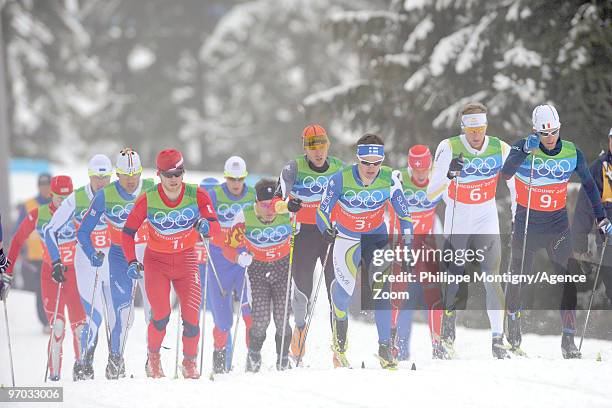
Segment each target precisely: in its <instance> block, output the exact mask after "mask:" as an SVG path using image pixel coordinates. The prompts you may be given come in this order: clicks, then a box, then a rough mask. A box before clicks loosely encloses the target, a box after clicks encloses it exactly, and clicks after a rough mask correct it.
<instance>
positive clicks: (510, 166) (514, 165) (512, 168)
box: [501, 139, 527, 180]
mask: <svg viewBox="0 0 612 408" xmlns="http://www.w3.org/2000/svg"><path fill="white" fill-rule="evenodd" d="M524 145H525V139H520V140H519V141H517V142H516V143H514V144H513V145H512V147H511V148H510V153H509V154H508V157H506V160H505V161H504V167H502V170H501V174H502V177H503V178H504V180H510V179H511V178H512V177H514V174H516V172H517V171H518V169H519V167H521V164H522V163H523V161H525V157H527V153H525V152H524V151H523V146H524Z"/></svg>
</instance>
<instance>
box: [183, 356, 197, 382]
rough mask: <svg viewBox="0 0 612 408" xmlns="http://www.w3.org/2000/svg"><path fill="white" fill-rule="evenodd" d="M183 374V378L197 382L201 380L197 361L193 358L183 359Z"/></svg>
mask: <svg viewBox="0 0 612 408" xmlns="http://www.w3.org/2000/svg"><path fill="white" fill-rule="evenodd" d="M181 373H182V374H183V378H189V379H192V380H197V379H198V378H200V373H199V372H198V367H197V366H196V359H195V357H193V358H187V357H184V358H183V365H182V366H181Z"/></svg>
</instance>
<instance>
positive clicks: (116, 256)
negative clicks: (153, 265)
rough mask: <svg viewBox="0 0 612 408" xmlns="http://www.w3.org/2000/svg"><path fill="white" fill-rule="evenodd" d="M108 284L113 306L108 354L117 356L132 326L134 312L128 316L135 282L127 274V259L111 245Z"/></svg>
mask: <svg viewBox="0 0 612 408" xmlns="http://www.w3.org/2000/svg"><path fill="white" fill-rule="evenodd" d="M109 266H110V269H109V281H110V282H109V286H110V294H111V297H110V302H111V303H112V308H113V313H112V314H113V318H111V317H109V319H110V320H111V323H113V324H111V350H110V354H112V355H116V356H119V355H121V354H122V351H123V350H121V348H122V346H123V344H124V343H125V342H124V337H125V336H127V332H128V330H129V328H130V327H131V326H132V321H133V320H134V314H133V313H132V314H131V316H130V308H131V307H132V303H131V302H132V289H133V286H134V285H135V284H136V283H135V282H134V280H132V279H131V278H130V277H129V276H128V275H127V267H128V265H127V261H126V260H125V257H124V255H123V251H122V250H121V248H120V247H118V246H116V245H112V246H111V249H110V252H109Z"/></svg>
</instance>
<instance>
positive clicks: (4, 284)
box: [0, 273, 13, 300]
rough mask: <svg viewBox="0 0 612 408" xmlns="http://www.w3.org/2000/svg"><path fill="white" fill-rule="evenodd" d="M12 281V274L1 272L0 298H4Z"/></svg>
mask: <svg viewBox="0 0 612 408" xmlns="http://www.w3.org/2000/svg"><path fill="white" fill-rule="evenodd" d="M12 282H13V275H9V274H8V273H3V274H1V275H0V300H6V298H7V296H8V293H9V290H10V289H11V284H12Z"/></svg>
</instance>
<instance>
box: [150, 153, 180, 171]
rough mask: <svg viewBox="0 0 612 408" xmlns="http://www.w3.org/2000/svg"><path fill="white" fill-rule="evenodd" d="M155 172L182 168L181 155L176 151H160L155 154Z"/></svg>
mask: <svg viewBox="0 0 612 408" xmlns="http://www.w3.org/2000/svg"><path fill="white" fill-rule="evenodd" d="M156 165H157V170H159V171H172V170H176V169H178V168H179V167H182V166H183V155H182V154H181V152H179V151H178V150H176V149H167V150H162V151H161V152H159V153H158V154H157V160H156Z"/></svg>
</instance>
